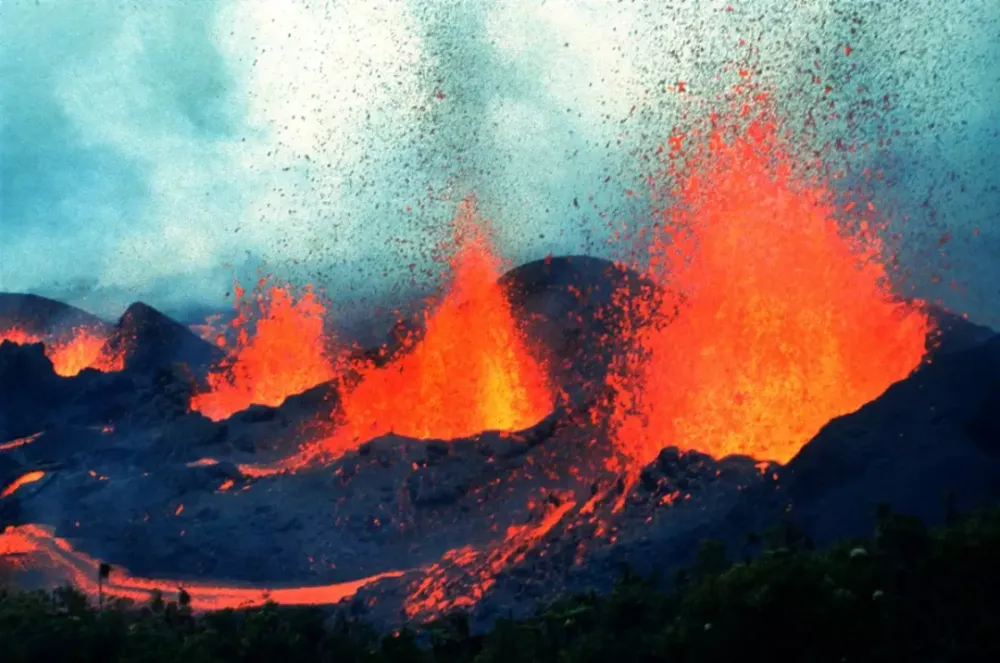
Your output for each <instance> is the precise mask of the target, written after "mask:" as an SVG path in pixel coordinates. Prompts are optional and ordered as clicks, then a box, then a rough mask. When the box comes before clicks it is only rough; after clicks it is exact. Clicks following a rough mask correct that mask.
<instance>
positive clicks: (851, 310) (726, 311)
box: [612, 83, 930, 476]
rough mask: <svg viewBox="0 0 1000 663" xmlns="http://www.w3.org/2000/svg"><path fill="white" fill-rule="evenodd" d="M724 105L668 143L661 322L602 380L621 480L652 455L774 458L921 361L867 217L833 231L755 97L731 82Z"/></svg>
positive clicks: (918, 325) (922, 341) (826, 198)
mask: <svg viewBox="0 0 1000 663" xmlns="http://www.w3.org/2000/svg"><path fill="white" fill-rule="evenodd" d="M736 108H737V110H736V111H735V112H734V113H733V116H732V117H728V118H727V117H720V116H713V117H712V122H711V129H710V130H709V131H707V135H705V136H704V139H702V137H701V136H700V135H699V134H698V133H689V134H688V135H686V136H681V135H675V136H674V137H673V138H672V139H671V144H672V145H673V149H672V150H671V154H670V166H669V167H668V171H669V176H670V178H671V180H672V182H673V190H672V191H671V195H670V198H672V199H673V203H672V204H671V205H670V206H669V208H668V209H666V210H665V211H664V212H663V213H662V229H663V230H662V233H661V234H660V235H659V236H657V237H655V239H654V242H655V243H654V246H653V255H654V259H653V261H652V268H651V270H650V271H651V272H652V273H651V276H652V277H653V278H656V279H658V280H659V282H660V283H661V284H663V285H664V287H663V288H661V293H663V294H661V295H660V297H661V298H662V299H661V301H659V302H657V303H658V305H659V309H658V310H661V311H669V312H671V313H674V315H673V316H672V319H671V320H669V321H668V323H667V324H660V325H652V326H650V327H648V328H645V329H641V330H637V331H636V332H635V334H636V337H637V340H638V342H639V345H640V346H641V347H642V348H643V352H642V353H640V354H642V355H643V356H636V357H632V358H630V360H629V361H628V362H626V364H627V365H625V366H619V367H618V369H619V370H616V371H615V372H614V377H613V379H612V382H613V386H614V388H615V389H616V391H617V394H618V397H617V400H616V411H615V413H614V415H613V418H612V419H613V436H614V442H615V443H616V446H617V448H618V450H619V451H620V453H621V455H622V457H623V459H624V462H625V464H626V466H627V467H629V468H631V470H630V471H631V472H632V473H633V476H634V473H635V472H637V471H638V470H637V468H641V467H643V466H645V465H646V464H648V463H649V462H651V461H652V460H654V459H655V458H656V456H657V455H658V453H659V452H660V450H661V449H662V448H664V447H667V446H677V447H678V448H680V449H681V450H685V451H686V450H694V449H697V450H699V451H702V452H705V453H709V454H711V455H713V456H715V457H720V458H721V457H724V456H727V455H731V454H746V455H749V456H751V457H754V458H757V459H759V460H773V461H777V462H781V463H784V462H787V461H788V460H790V459H791V458H792V457H793V456H795V455H796V454H797V453H798V451H799V449H800V448H801V447H802V446H803V445H804V444H805V443H806V442H807V441H809V439H811V438H812V437H813V436H814V435H816V433H817V432H819V430H820V429H821V428H822V427H823V426H824V425H825V424H826V423H827V422H829V421H830V420H831V419H833V418H835V417H838V416H841V415H844V414H848V413H850V412H853V411H855V410H857V409H858V408H859V407H861V406H862V405H864V404H865V403H868V402H869V401H872V400H874V399H875V398H877V397H878V396H879V395H881V394H882V392H883V391H885V389H886V388H887V387H889V385H891V384H892V383H894V382H897V381H899V380H902V379H904V378H905V377H907V376H908V375H909V374H910V373H911V372H912V371H913V370H914V369H915V368H916V367H917V366H918V365H919V364H920V363H921V361H922V359H923V357H924V355H925V351H926V337H927V334H928V331H929V330H930V322H929V320H928V317H927V315H926V314H925V312H924V311H922V310H921V307H920V305H919V304H908V303H904V302H900V301H897V300H894V298H893V296H892V293H891V291H890V286H889V280H890V279H889V275H888V273H887V271H886V268H885V266H884V264H883V262H882V255H881V253H882V250H883V247H882V245H881V243H880V240H879V238H878V236H877V234H876V233H875V232H874V230H873V229H872V228H871V227H870V226H869V223H870V221H869V220H868V219H863V220H862V222H861V223H860V224H857V227H855V228H854V229H853V232H851V231H852V228H850V226H847V227H845V226H843V225H841V224H840V223H838V221H837V220H836V218H837V214H838V211H839V210H838V209H837V208H836V207H835V205H834V203H833V202H831V201H832V200H834V196H833V194H832V191H831V190H830V188H829V187H828V186H826V185H824V184H823V183H820V182H817V181H815V178H816V174H815V173H816V171H819V172H822V168H820V167H818V165H817V164H796V163H793V158H792V151H791V145H790V142H789V139H788V138H787V136H786V135H785V134H784V130H783V129H782V128H781V127H780V123H779V122H778V121H777V120H776V119H775V117H774V115H773V113H772V112H771V110H770V102H769V100H768V99H767V97H766V96H765V95H763V94H761V93H759V91H757V90H756V89H755V88H754V86H752V85H750V84H748V83H744V84H743V85H742V86H741V87H737V103H736ZM802 165H808V166H810V168H806V169H803V168H800V167H799V166H802ZM810 172H811V173H813V174H812V175H808V173H810ZM867 207H868V210H869V211H871V210H873V209H874V208H873V207H872V206H871V205H868V206H867ZM850 209H851V208H850V206H848V207H847V210H846V211H850ZM670 293H674V294H673V295H672V294H670Z"/></svg>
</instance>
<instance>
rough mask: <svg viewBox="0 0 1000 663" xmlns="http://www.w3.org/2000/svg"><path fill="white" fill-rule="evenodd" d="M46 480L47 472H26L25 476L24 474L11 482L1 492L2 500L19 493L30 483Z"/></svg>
mask: <svg viewBox="0 0 1000 663" xmlns="http://www.w3.org/2000/svg"><path fill="white" fill-rule="evenodd" d="M44 478H45V472H43V471H41V470H33V471H31V472H26V473H25V474H22V475H21V476H19V477H18V478H16V479H14V480H13V481H11V482H10V483H9V484H8V485H7V487H5V488H4V489H3V490H2V491H0V499H3V498H5V497H10V496H11V495H13V494H14V493H15V492H17V489H18V488H20V487H21V486H25V485H27V484H29V483H35V482H36V481H41V480H42V479H44Z"/></svg>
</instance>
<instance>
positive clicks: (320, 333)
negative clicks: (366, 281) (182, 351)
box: [191, 279, 338, 421]
mask: <svg viewBox="0 0 1000 663" xmlns="http://www.w3.org/2000/svg"><path fill="white" fill-rule="evenodd" d="M234 306H235V307H236V309H237V311H238V312H239V315H238V316H237V317H236V318H235V319H234V320H233V322H232V327H233V329H234V330H235V331H236V338H235V341H234V343H233V346H232V348H231V350H230V354H229V355H228V356H227V357H226V359H225V360H223V362H222V363H221V364H220V365H218V366H216V367H215V368H214V369H213V370H212V371H211V373H210V374H209V376H208V389H207V390H206V391H204V392H202V393H198V394H195V395H194V397H193V398H192V399H191V409H192V410H196V411H198V412H201V413H202V414H204V415H205V416H207V417H209V418H210V419H213V420H216V421H218V420H221V419H225V418H227V417H229V416H230V415H232V414H234V413H235V412H239V411H240V410H244V409H246V408H248V407H250V406H251V405H269V406H278V405H281V403H282V402H283V401H284V400H285V399H286V398H287V397H289V396H292V395H294V394H298V393H301V392H303V391H306V390H308V389H310V388H311V387H314V386H316V385H318V384H322V383H323V382H327V381H329V380H332V379H334V378H335V377H336V376H337V375H338V368H337V366H338V360H337V358H336V357H334V356H333V355H332V354H331V350H330V347H331V345H332V339H330V338H329V337H328V335H327V333H326V331H325V329H324V324H325V315H326V307H325V306H324V305H323V302H322V301H321V300H320V299H319V297H317V295H316V294H315V293H314V292H313V291H312V289H311V288H306V289H305V290H304V291H303V292H302V293H301V294H299V295H298V296H297V297H296V296H295V294H294V293H293V291H292V289H291V287H289V286H286V285H281V284H278V283H274V282H271V281H270V280H268V279H262V280H261V281H260V282H258V284H257V286H256V288H255V290H254V292H252V293H251V295H250V296H249V297H247V296H246V293H245V291H244V290H243V289H242V288H240V287H239V285H238V284H237V286H236V297H235V302H234ZM216 342H217V344H218V345H219V346H220V347H223V348H225V347H227V346H228V345H229V342H228V341H227V340H226V339H225V336H223V335H220V336H219V337H218V338H217V339H216Z"/></svg>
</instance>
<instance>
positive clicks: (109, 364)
mask: <svg viewBox="0 0 1000 663" xmlns="http://www.w3.org/2000/svg"><path fill="white" fill-rule="evenodd" d="M3 341H10V342H11V343H16V344H18V345H28V344H31V343H42V344H43V345H44V346H45V356H47V357H48V358H49V361H51V362H52V368H53V370H55V372H56V374H57V375H61V376H63V377H73V376H74V375H77V374H78V373H79V372H80V371H82V370H83V369H85V368H93V369H96V370H98V371H102V372H104V373H110V372H114V371H120V370H122V369H123V368H124V367H125V357H124V355H122V354H116V353H111V352H110V351H109V350H108V349H107V346H106V345H105V344H106V341H107V336H106V335H105V334H103V333H101V332H99V331H95V330H93V329H88V328H86V327H76V328H74V329H72V330H71V331H70V332H69V334H68V335H63V336H53V337H46V336H41V335H38V334H31V333H28V332H26V331H24V330H23V329H20V328H17V327H13V328H10V329H7V330H4V331H0V343H2V342H3Z"/></svg>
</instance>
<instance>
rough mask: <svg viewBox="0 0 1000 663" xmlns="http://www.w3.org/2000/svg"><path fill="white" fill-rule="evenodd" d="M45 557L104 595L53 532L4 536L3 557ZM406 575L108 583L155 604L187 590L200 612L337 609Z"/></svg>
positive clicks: (120, 579)
mask: <svg viewBox="0 0 1000 663" xmlns="http://www.w3.org/2000/svg"><path fill="white" fill-rule="evenodd" d="M20 555H28V556H40V557H42V558H46V559H48V561H49V562H50V563H51V564H52V565H53V566H54V567H55V568H54V569H53V571H55V572H58V573H62V574H64V575H66V576H67V578H66V579H67V580H69V581H70V582H72V583H73V585H74V586H75V587H76V588H77V589H79V590H80V591H82V592H84V593H85V594H87V595H88V596H90V597H92V598H94V597H97V596H98V592H99V590H100V588H99V587H98V583H97V578H98V567H99V562H98V561H97V560H95V559H92V558H91V557H88V556H87V555H85V554H83V553H81V552H78V551H76V550H74V549H73V547H72V546H71V545H70V543H69V542H68V541H66V539H61V538H58V537H56V536H53V534H52V532H51V531H50V530H49V529H47V528H45V527H41V526H39V525H20V526H17V527H13V526H12V527H8V528H7V529H6V530H5V531H4V532H3V533H2V534H0V557H5V556H12V557H13V556H20ZM402 573H403V572H401V571H389V572H387V573H381V574H378V575H374V576H370V577H368V578H361V579H359V580H353V581H351V582H344V583H337V584H333V585H320V586H313V587H285V588H268V589H265V588H257V587H226V586H217V585H210V584H206V583H201V582H186V581H181V580H166V579H161V580H156V579H151V578H136V577H133V576H131V575H129V573H128V572H127V571H125V570H123V569H117V568H116V569H114V570H113V572H112V574H111V577H110V578H108V579H107V580H105V581H104V584H103V593H104V595H105V596H116V597H120V598H125V599H131V600H133V601H136V602H146V601H149V600H150V599H151V598H152V596H153V592H155V591H159V592H161V593H162V594H163V595H164V596H165V597H167V598H168V599H175V598H176V595H177V593H178V591H179V590H180V589H181V588H183V589H184V591H186V592H187V593H188V595H189V596H190V597H191V608H192V609H193V610H196V611H199V612H201V611H209V610H223V609H226V608H250V607H254V606H259V605H263V604H264V603H266V602H268V601H273V602H275V603H279V604H281V605H289V606H295V605H299V606H301V605H332V604H335V603H338V602H340V601H342V600H344V599H346V598H350V597H352V596H354V595H355V594H356V593H357V592H358V590H360V589H361V588H362V587H365V586H366V585H370V584H372V583H375V582H378V581H379V580H382V579H384V578H395V577H399V576H400V575H402Z"/></svg>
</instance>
